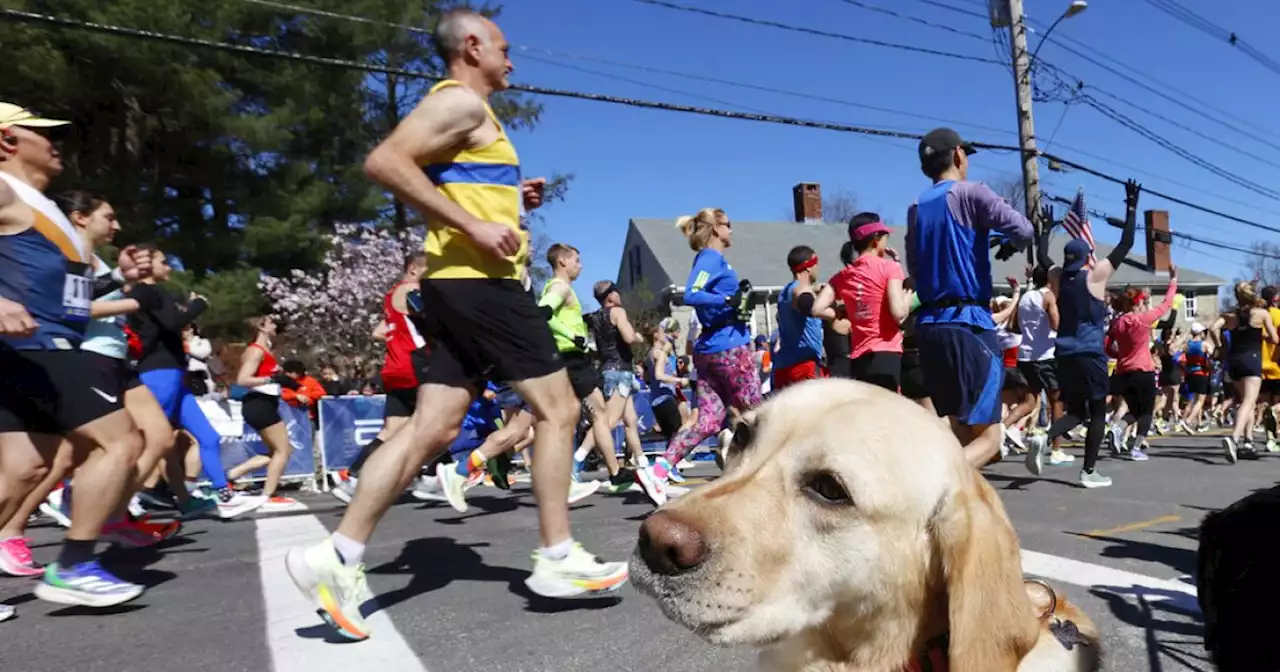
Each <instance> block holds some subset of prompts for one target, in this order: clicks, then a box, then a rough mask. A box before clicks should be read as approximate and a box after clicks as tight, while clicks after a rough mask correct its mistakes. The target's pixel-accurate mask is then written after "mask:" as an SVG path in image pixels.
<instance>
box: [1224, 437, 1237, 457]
mask: <svg viewBox="0 0 1280 672" xmlns="http://www.w3.org/2000/svg"><path fill="white" fill-rule="evenodd" d="M1222 452H1224V453H1226V455H1227V461H1228V462H1230V463H1231V464H1235V463H1236V462H1238V461H1239V460H1240V456H1239V454H1238V453H1237V451H1236V441H1235V439H1233V438H1231V437H1229V436H1224V437H1222Z"/></svg>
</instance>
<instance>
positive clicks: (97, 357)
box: [83, 350, 142, 392]
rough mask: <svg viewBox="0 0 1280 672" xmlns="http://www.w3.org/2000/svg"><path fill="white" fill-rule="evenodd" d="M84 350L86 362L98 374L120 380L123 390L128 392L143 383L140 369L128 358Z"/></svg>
mask: <svg viewBox="0 0 1280 672" xmlns="http://www.w3.org/2000/svg"><path fill="white" fill-rule="evenodd" d="M83 352H84V359H85V364H87V365H89V366H92V367H93V368H94V369H95V370H96V371H97V374H96V375H98V376H100V377H102V378H114V379H116V380H118V381H120V383H119V385H120V389H121V390H124V391H126V392H127V391H129V390H132V389H133V388H135V387H138V386H139V385H141V384H142V379H141V378H139V377H138V369H137V368H135V367H134V366H133V365H132V364H130V363H129V361H128V360H125V359H116V358H115V357H108V356H106V355H103V354H99V353H97V352H90V351H88V350H85V351H83Z"/></svg>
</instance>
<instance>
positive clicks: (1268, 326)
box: [1262, 310, 1280, 355]
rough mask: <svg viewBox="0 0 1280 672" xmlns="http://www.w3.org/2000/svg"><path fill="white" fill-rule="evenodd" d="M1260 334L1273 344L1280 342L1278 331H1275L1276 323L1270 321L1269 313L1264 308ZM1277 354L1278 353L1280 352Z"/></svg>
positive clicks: (1279, 353)
mask: <svg viewBox="0 0 1280 672" xmlns="http://www.w3.org/2000/svg"><path fill="white" fill-rule="evenodd" d="M1262 334H1263V336H1266V338H1267V340H1268V341H1271V342H1272V343H1273V344H1280V333H1277V332H1276V323H1275V322H1273V321H1271V313H1270V312H1268V311H1266V310H1264V311H1262ZM1277 350H1280V348H1277ZM1277 355H1280V352H1278V353H1277Z"/></svg>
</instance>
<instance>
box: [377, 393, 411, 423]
mask: <svg viewBox="0 0 1280 672" xmlns="http://www.w3.org/2000/svg"><path fill="white" fill-rule="evenodd" d="M417 406H418V388H416V387H410V388H408V389H403V390H387V403H386V406H384V407H383V411H382V417H383V418H384V419H385V418H407V417H409V416H411V415H413V409H414V408H416V407H417Z"/></svg>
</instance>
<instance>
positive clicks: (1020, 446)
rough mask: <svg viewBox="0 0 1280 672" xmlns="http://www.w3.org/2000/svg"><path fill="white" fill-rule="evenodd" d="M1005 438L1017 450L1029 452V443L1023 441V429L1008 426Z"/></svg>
mask: <svg viewBox="0 0 1280 672" xmlns="http://www.w3.org/2000/svg"><path fill="white" fill-rule="evenodd" d="M1004 438H1005V440H1006V441H1008V442H1009V443H1010V444H1011V447H1012V448H1013V449H1014V451H1015V452H1018V453H1025V452H1027V444H1026V443H1024V442H1023V441H1022V430H1021V429H1018V428H1017V427H1006V428H1005V430H1004Z"/></svg>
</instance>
